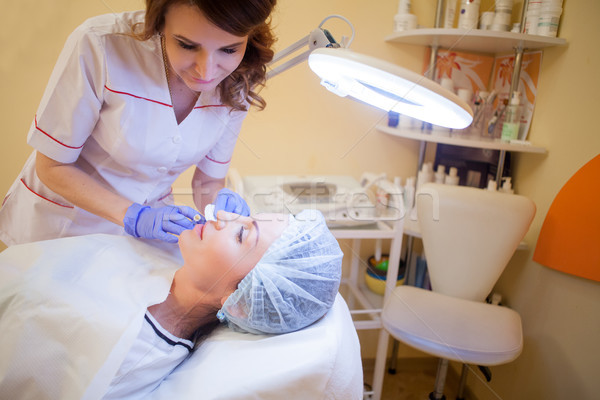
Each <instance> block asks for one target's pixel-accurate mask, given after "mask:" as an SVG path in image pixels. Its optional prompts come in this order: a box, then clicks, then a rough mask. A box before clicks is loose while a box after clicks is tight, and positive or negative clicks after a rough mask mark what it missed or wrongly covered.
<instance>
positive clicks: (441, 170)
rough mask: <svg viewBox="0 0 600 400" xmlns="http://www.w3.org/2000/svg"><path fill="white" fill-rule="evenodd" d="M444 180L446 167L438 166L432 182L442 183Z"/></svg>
mask: <svg viewBox="0 0 600 400" xmlns="http://www.w3.org/2000/svg"><path fill="white" fill-rule="evenodd" d="M445 179H446V167H445V166H443V165H442V164H439V165H438V167H437V171H435V176H434V182H435V183H444V180H445Z"/></svg>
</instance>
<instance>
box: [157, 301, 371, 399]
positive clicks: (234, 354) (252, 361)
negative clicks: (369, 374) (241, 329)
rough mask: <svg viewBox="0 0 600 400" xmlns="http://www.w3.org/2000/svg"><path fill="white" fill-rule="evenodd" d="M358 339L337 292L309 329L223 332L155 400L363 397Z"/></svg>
mask: <svg viewBox="0 0 600 400" xmlns="http://www.w3.org/2000/svg"><path fill="white" fill-rule="evenodd" d="M362 390H363V376H362V366H361V360H360V346H359V342H358V336H357V335H356V330H355V328H354V324H353V323H352V318H351V317H350V312H349V311H348V307H347V305H346V303H345V302H344V300H343V298H342V297H341V296H340V295H339V294H338V297H337V298H336V301H335V303H334V306H333V308H332V309H331V310H330V312H329V313H328V314H327V315H326V316H325V317H324V318H322V319H321V320H319V321H317V322H316V323H315V324H313V325H311V326H310V327H308V328H305V329H303V330H301V331H298V332H293V333H289V334H285V335H276V336H266V335H264V336H263V335H252V334H241V333H236V332H232V331H231V330H229V329H219V331H218V332H217V333H216V335H213V336H211V337H210V338H209V339H208V340H206V341H205V342H203V343H202V345H201V346H200V348H199V349H197V350H196V352H194V353H193V354H192V356H191V358H189V359H188V360H187V361H186V362H185V363H183V364H182V365H180V367H179V368H178V369H176V370H175V371H174V372H173V373H172V374H171V375H170V376H169V378H168V379H167V380H166V381H164V382H163V383H162V385H161V386H160V387H159V388H158V391H156V392H155V396H153V397H151V398H152V399H153V400H157V399H161V400H170V399H174V398H176V399H178V400H192V399H198V400H200V399H201V400H217V399H228V400H233V399H261V400H269V399H273V400H281V399H285V400H307V399H310V400H318V399H339V400H353V399H362Z"/></svg>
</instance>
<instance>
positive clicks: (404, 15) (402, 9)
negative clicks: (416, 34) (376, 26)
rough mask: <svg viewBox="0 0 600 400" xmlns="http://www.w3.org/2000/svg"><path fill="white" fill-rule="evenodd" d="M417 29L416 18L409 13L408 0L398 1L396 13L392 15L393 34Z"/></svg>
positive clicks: (409, 5)
mask: <svg viewBox="0 0 600 400" xmlns="http://www.w3.org/2000/svg"><path fill="white" fill-rule="evenodd" d="M416 27H417V16H416V15H414V14H412V13H411V4H410V0H399V1H398V13H397V14H396V15H394V32H401V31H406V30H409V29H415V28H416Z"/></svg>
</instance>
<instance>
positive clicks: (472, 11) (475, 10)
mask: <svg viewBox="0 0 600 400" xmlns="http://www.w3.org/2000/svg"><path fill="white" fill-rule="evenodd" d="M480 4H481V0H461V2H460V13H459V14H458V27H459V28H462V29H476V28H477V21H478V20H479V5H480Z"/></svg>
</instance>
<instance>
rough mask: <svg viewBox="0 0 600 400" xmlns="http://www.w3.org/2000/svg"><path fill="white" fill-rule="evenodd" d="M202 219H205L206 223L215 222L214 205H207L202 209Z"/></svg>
mask: <svg viewBox="0 0 600 400" xmlns="http://www.w3.org/2000/svg"><path fill="white" fill-rule="evenodd" d="M204 218H206V220H207V221H216V220H217V218H216V217H215V205H214V204H207V205H206V207H204Z"/></svg>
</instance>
